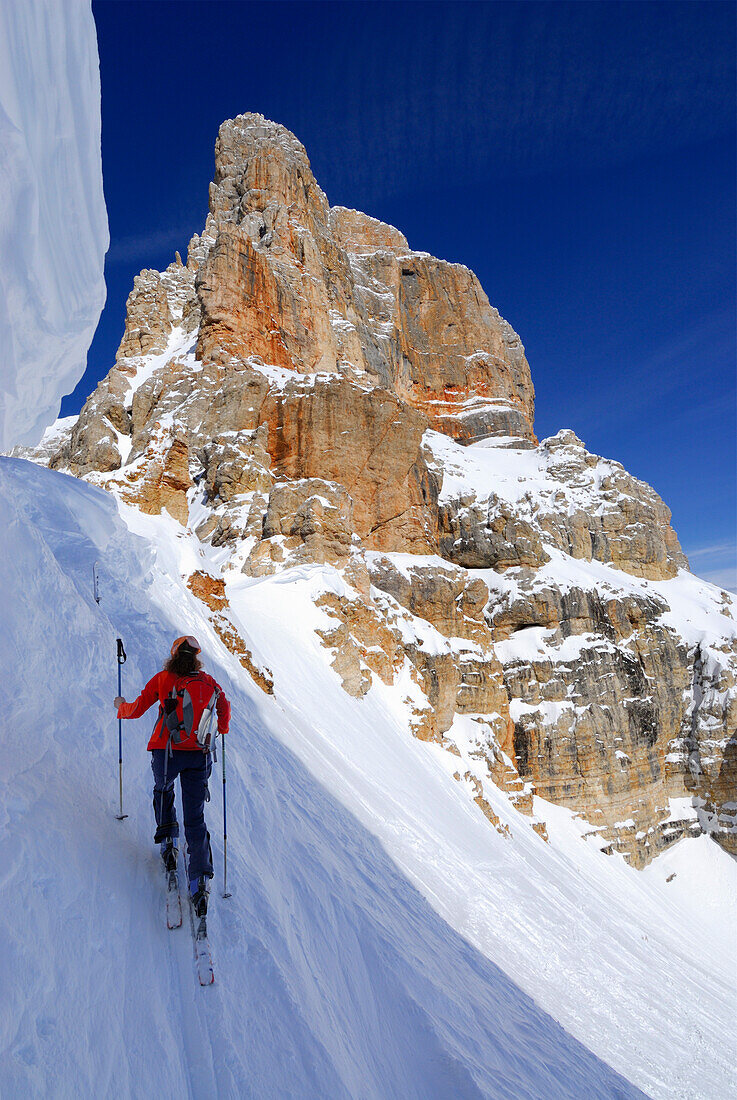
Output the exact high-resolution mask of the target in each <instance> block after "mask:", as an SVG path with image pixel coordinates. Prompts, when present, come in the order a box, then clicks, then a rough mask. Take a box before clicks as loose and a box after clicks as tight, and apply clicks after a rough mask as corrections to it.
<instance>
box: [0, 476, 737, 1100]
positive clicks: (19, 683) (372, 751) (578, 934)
mask: <svg viewBox="0 0 737 1100" xmlns="http://www.w3.org/2000/svg"><path fill="white" fill-rule="evenodd" d="M121 511H122V512H123V514H124V516H125V518H126V521H127V522H128V523H129V524H130V525H131V526H133V527H137V528H138V529H140V530H141V531H145V532H146V533H147V535H148V539H139V538H136V537H135V535H133V534H132V533H131V532H130V531H129V530H128V529H126V527H125V525H124V524H123V522H121V519H120V518H119V516H118V515H117V507H116V504H115V502H114V500H113V499H112V498H111V497H109V496H108V495H107V494H105V493H104V492H102V491H100V490H97V489H95V488H93V487H91V486H89V485H86V484H84V483H82V482H80V481H77V480H75V479H73V478H69V477H67V476H66V475H62V474H57V473H53V472H51V471H48V470H45V469H41V468H39V467H36V466H33V465H32V464H30V463H27V462H23V461H20V460H14V459H0V523H1V524H2V528H3V530H4V531H5V547H4V549H5V552H4V554H3V555H2V556H0V583H1V584H2V591H3V593H4V595H5V609H4V614H3V631H2V632H1V633H0V662H1V664H2V667H3V669H4V671H5V675H6V685H5V686H6V698H5V702H6V704H7V705H6V706H4V714H3V719H2V726H3V728H2V736H1V737H0V882H1V883H2V887H3V890H2V896H3V904H2V907H0V935H1V936H2V943H3V949H2V951H0V988H2V989H3V997H2V998H1V999H0V1095H2V1096H6V1095H7V1096H21V1095H22V1096H26V1095H32V1096H48V1097H56V1096H59V1097H67V1096H69V1095H71V1094H72V1093H74V1094H75V1095H81V1096H86V1095H94V1096H111V1097H112V1096H115V1097H127V1096H130V1097H149V1096H151V1095H166V1096H187V1097H193V1098H198V1100H199V1098H200V1097H211V1096H219V1097H258V1098H268V1097H286V1096H292V1097H299V1098H303V1097H304V1098H308V1097H315V1098H318V1097H320V1098H327V1097H329V1098H331V1100H332V1098H340V1097H362V1098H364V1097H365V1098H370V1097H376V1098H377V1100H378V1098H382V1100H385V1098H388V1097H402V1098H412V1097H417V1098H418V1100H420V1098H422V1100H430V1098H434V1097H437V1098H438V1100H441V1098H443V1100H447V1098H451V1097H452V1098H453V1100H456V1098H459V1100H460V1098H465V1097H468V1098H471V1097H482V1096H483V1097H494V1098H497V1097H509V1098H510V1100H511V1098H515V1100H519V1098H527V1097H529V1098H531V1100H532V1098H536V1100H542V1098H546V1100H548V1098H557V1097H572V1098H573V1097H578V1098H582V1097H586V1098H595V1097H602V1098H603V1097H633V1096H638V1095H641V1093H640V1092H639V1091H638V1089H637V1088H636V1087H635V1085H633V1084H630V1083H628V1081H627V1080H625V1079H624V1077H623V1076H619V1075H618V1073H617V1072H615V1070H614V1069H612V1068H610V1065H608V1064H606V1063H607V1062H608V1063H610V1064H611V1065H614V1066H615V1067H616V1068H617V1069H618V1070H619V1071H620V1072H621V1073H623V1074H625V1075H626V1076H627V1077H628V1078H630V1080H632V1081H636V1083H637V1085H639V1086H640V1088H642V1089H644V1090H645V1092H646V1093H647V1094H649V1095H652V1096H659V1097H666V1096H668V1097H679V1096H682V1097H684V1098H685V1097H695V1096H702V1097H704V1098H706V1097H709V1098H710V1100H711V1098H713V1097H718V1096H727V1095H729V1094H730V1090H731V1089H732V1088H733V1087H734V1084H735V1082H734V1077H733V1058H732V1054H731V1050H732V1047H731V1044H732V1032H731V1029H730V1028H729V1020H730V1018H734V1007H735V1006H734V996H733V992H732V990H731V989H730V988H729V981H728V965H727V968H726V969H725V963H724V959H725V957H726V958H729V956H728V955H725V952H726V951H728V950H729V947H728V946H726V945H724V944H722V942H721V940H720V938H719V937H720V934H721V933H720V929H721V925H720V923H719V919H718V913H716V914H715V913H710V912H709V911H705V912H703V913H702V914H701V924H700V925H699V924H698V922H697V918H698V910H697V908H696V907H695V904H694V902H693V900H692V901H691V908H688V906H687V905H686V903H685V902H683V898H682V897H681V895H679V894H675V893H674V894H673V895H672V897H673V898H674V899H679V900H678V904H676V903H675V902H673V903H672V907H671V908H669V901H668V897H669V895H667V894H666V892H665V891H666V890H667V888H666V887H664V886H663V880H664V877H665V871H661V869H660V866H659V861H656V862H655V863H654V864H653V865H652V866H651V868H649V869H648V872H646V874H645V875H642V876H640V875H638V873H637V872H634V871H632V870H631V869H630V868H628V867H626V866H625V865H624V863H623V861H621V860H620V859H619V858H618V857H617V858H612V859H609V860H607V859H605V858H604V857H602V856H601V855H600V854H599V853H598V852H596V851H595V850H594V849H593V848H591V847H589V846H588V845H587V844H586V843H585V842H583V841H582V840H580V839H579V837H578V836H577V835H575V823H572V821H571V815H569V814H567V812H566V811H561V810H560V809H558V808H555V807H547V806H546V807H545V809H544V815H543V816H545V817H546V818H547V820H548V821H549V823H550V826H551V837H552V845H551V846H550V847H548V846H546V845H544V844H543V842H542V841H540V840H539V838H537V837H536V836H535V834H534V833H532V831H531V829H530V828H529V825H528V824H527V823H526V822H524V820H523V819H521V818H520V817H519V815H517V814H516V813H515V811H513V810H511V809H510V807H509V805H508V803H507V802H506V799H505V798H504V797H503V796H502V795H501V794H499V796H498V799H496V801H495V804H494V808H495V810H496V811H497V812H498V813H499V814H500V816H501V817H502V819H503V820H506V821H508V822H509V823H510V826H511V828H512V831H513V835H514V839H513V841H509V840H505V839H504V838H502V837H500V836H499V835H498V834H497V833H496V832H495V831H494V830H492V829H490V828H489V826H488V823H487V822H486V821H485V819H483V818H482V816H481V815H480V814H479V813H478V812H477V811H476V809H475V807H473V806H472V805H471V804H470V803H469V801H468V798H467V796H466V795H465V794H464V792H463V791H462V790H461V789H460V786H459V785H457V784H455V783H453V782H452V781H450V780H449V779H448V764H447V761H445V760H444V759H443V758H442V754H441V753H440V751H439V750H437V751H435V750H433V749H430V748H428V746H427V745H424V744H422V743H420V742H419V741H416V740H415V739H413V738H411V736H409V735H408V734H404V733H403V726H402V720H403V711H402V709H401V704H400V700H399V698H398V695H397V693H396V692H395V693H392V691H391V690H388V689H383V690H377V689H372V691H371V692H370V693H369V696H368V697H367V698H366V700H364V701H363V703H359V702H357V701H356V700H353V699H350V698H349V697H348V696H347V695H345V693H344V692H343V691H342V689H341V688H340V686H339V682H338V680H337V677H335V676H334V674H333V673H332V672H331V671H330V670H329V667H328V665H329V654H328V653H327V651H325V650H324V649H322V647H321V646H319V645H318V643H317V640H316V639H315V638H314V635H313V634H312V633H311V631H310V623H309V616H310V615H317V614H318V612H317V611H316V609H314V608H313V607H312V605H311V603H310V602H309V599H308V595H309V590H310V588H311V587H314V586H316V585H321V584H322V585H324V584H325V583H326V580H325V575H324V571H323V575H322V576H319V575H318V573H317V572H315V571H314V570H313V571H310V570H305V571H302V573H301V574H300V573H299V572H298V571H293V575H292V576H286V575H282V576H281V577H277V578H272V579H271V580H270V582H269V583H263V584H253V583H252V582H251V583H249V582H248V581H247V579H246V578H243V580H242V581H239V582H236V583H234V584H232V585H229V596H230V598H231V602H232V604H233V606H234V608H235V610H236V613H237V615H238V616H240V617H241V619H242V623H243V626H244V630H245V633H246V635H248V633H249V628H250V630H251V631H252V632H253V635H254V637H255V638H256V639H257V641H258V643H259V647H260V650H261V652H262V654H263V656H264V658H265V659H266V661H267V663H271V665H272V668H273V670H274V672H275V675H276V692H277V694H276V696H275V697H274V698H269V697H266V696H264V695H263V694H262V693H261V692H260V691H259V689H258V688H256V687H255V686H254V685H253V683H252V681H251V680H250V678H249V677H248V676H247V675H246V674H245V673H244V672H243V670H242V669H241V668H240V666H239V664H238V663H237V661H236V660H235V659H234V658H233V657H232V656H231V655H230V654H229V653H228V652H227V651H226V650H225V649H224V648H223V646H222V645H221V644H220V643H219V641H218V640H217V637H216V635H215V633H214V631H213V629H212V627H211V625H210V623H209V621H208V619H207V614H206V609H205V608H204V607H203V605H202V604H200V603H199V602H198V601H197V600H196V599H195V598H194V597H193V596H192V595H191V594H190V593H189V592H188V590H187V589H186V587H185V585H184V583H183V581H182V580H181V577H182V574H183V573H185V572H186V571H187V567H191V563H190V562H189V560H188V558H189V557H191V556H192V555H193V554H194V553H195V550H194V549H193V548H192V544H191V543H190V542H188V541H187V539H186V538H179V537H178V536H179V535H180V534H182V531H181V528H178V526H177V525H176V524H175V523H174V521H168V520H167V519H166V518H164V519H159V518H157V519H155V520H154V519H152V518H151V517H143V516H140V514H139V513H134V512H133V510H132V509H126V508H122V509H121ZM152 539H153V540H154V541H151V540H152ZM95 560H97V561H98V562H99V572H100V592H101V604H100V607H99V608H97V607H96V606H95V604H94V601H93V598H92V585H91V571H92V564H93V562H94V561H95ZM200 564H201V563H200ZM328 572H329V571H328ZM300 576H301V579H298V578H299V577H300ZM231 588H232V591H231ZM182 622H186V624H187V630H190V631H194V632H195V633H196V634H197V635H198V636H199V637H200V640H201V642H202V643H203V646H204V652H205V656H206V663H207V667H209V668H210V670H211V671H212V672H213V674H214V675H216V677H217V678H218V679H219V680H220V682H221V683H222V684H223V686H224V687H225V688H226V691H227V693H228V695H229V697H230V698H231V700H232V703H233V721H232V733H231V735H230V737H229V740H228V757H227V760H228V806H229V822H228V834H229V837H228V839H229V846H228V848H229V885H230V886H231V889H232V891H233V898H232V899H230V900H229V901H227V902H226V901H222V900H221V899H220V898H219V896H218V893H217V890H218V888H219V886H220V884H221V879H220V872H221V860H222V839H221V838H222V817H221V798H220V795H221V792H220V787H221V773H220V770H219V764H218V765H216V766H215V768H214V770H213V777H212V780H211V784H210V786H211V791H212V801H211V803H210V806H209V810H208V823H209V826H210V830H211V833H212V837H213V846H214V850H215V859H216V873H217V877H216V879H215V880H214V888H213V895H212V897H213V902H212V907H211V918H210V921H209V925H210V935H211V943H212V950H213V959H214V966H215V985H214V986H212V987H209V988H205V989H201V988H200V987H199V985H198V982H197V977H196V972H195V967H194V959H193V949H192V941H191V935H190V932H189V928H188V920H187V918H186V915H185V920H184V923H183V926H182V928H180V929H177V930H175V931H168V930H167V928H166V922H165V919H164V880H163V875H162V873H161V868H160V865H159V859H158V855H157V854H156V852H155V851H154V849H153V845H152V832H153V830H152V811H151V805H150V787H151V777H150V766H149V757H148V754H147V752H146V749H145V745H146V741H147V733H148V730H149V728H150V725H151V724H152V722H153V711H151V712H149V714H148V715H146V716H145V717H144V718H142V719H140V720H139V721H138V722H129V723H126V724H124V769H125V771H124V784H125V788H124V789H125V809H126V811H127V812H128V814H129V815H130V816H129V818H128V819H127V820H126V821H124V822H118V821H116V820H115V817H114V814H115V812H116V807H117V723H116V721H115V717H114V711H113V707H112V698H113V696H114V695H115V694H116V693H117V681H116V677H117V669H116V664H115V638H116V635H117V633H118V632H120V634H121V635H122V637H123V638H124V640H125V643H126V648H127V650H128V654H129V660H128V663H127V664H126V665H125V666H124V670H123V694H124V695H126V697H127V698H133V697H135V694H136V693H137V692H138V691H139V690H140V688H141V687H142V686H143V684H144V682H145V681H146V679H148V678H149V676H151V675H152V674H153V673H154V672H155V671H156V670H157V668H159V667H160V663H161V659H162V656H163V655H164V654H166V653H167V652H168V646H169V644H170V639H171V637H172V636H173V635H176V634H178V633H180V632H181V628H182ZM285 654H286V657H285ZM306 765H307V766H306ZM491 793H493V791H492V792H491ZM549 811H550V812H549ZM700 839H701V840H703V841H704V842H705V843H706V844H710V845H711V848H712V849H715V852H711V851H710V855H711V856H712V857H713V858H714V859H715V863H714V867H711V866H710V863H709V860H706V862H703V863H699V866H700V867H701V868H702V878H701V880H700V882H699V887H700V889H704V890H706V889H710V888H711V889H713V886H714V883H715V881H718V877H719V876H725V875H726V874H728V873H729V872H731V871H732V870H733V869H734V867H733V861H730V860H729V857H727V856H726V855H725V854H724V853H723V852H721V850H718V849H716V846H715V845H713V844H711V842H710V841H708V840H707V838H700ZM690 843H691V842H682V844H681V845H678V847H677V849H674V850H672V851H670V852H668V853H666V856H665V857H663V858H664V859H667V860H668V863H667V867H666V870H667V871H668V873H670V870H671V868H673V867H676V866H677V867H678V869H679V870H678V873H679V875H683V876H684V878H685V877H686V876H687V874H688V862H689V860H691V856H690V854H689V853H690V852H691V851H692V849H690V848H688V847H687V845H688V844H690ZM693 843H700V842H693ZM679 850H680V853H679ZM715 853H718V856H717V855H715ZM692 862H693V861H692ZM715 876H716V877H715ZM183 877H184V876H182V878H183ZM676 881H678V880H676ZM726 881H727V880H726V879H725V882H726ZM183 885H184V882H183ZM683 892H685V888H684V891H683ZM732 898H733V895H732ZM726 900H728V895H726V894H725V901H726ZM682 902H683V904H681V903H682ZM721 911H722V912H723V911H724V907H722V910H721ZM689 933H690V934H691V936H692V937H693V936H695V937H697V939H698V944H697V946H696V948H694V947H693V946H692V945H691V944H690V943H689V940H688V936H689ZM530 994H533V995H534V996H535V998H536V1000H537V1002H538V1003H535V1001H533V1000H532V998H531V996H530ZM540 1006H542V1007H540ZM545 1009H547V1012H546V1011H545ZM548 1013H552V1014H553V1015H555V1016H556V1018H557V1019H558V1020H561V1022H562V1023H563V1025H564V1026H561V1024H559V1023H557V1022H556V1020H555V1019H553V1015H549V1014H548ZM564 1027H565V1030H564ZM574 1035H575V1036H576V1037H575V1038H574ZM579 1040H581V1041H579ZM583 1043H585V1044H586V1045H582V1044H583ZM588 1048H591V1049H588ZM592 1050H593V1051H594V1052H595V1053H592ZM597 1055H598V1056H597ZM602 1059H604V1060H602Z"/></svg>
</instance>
